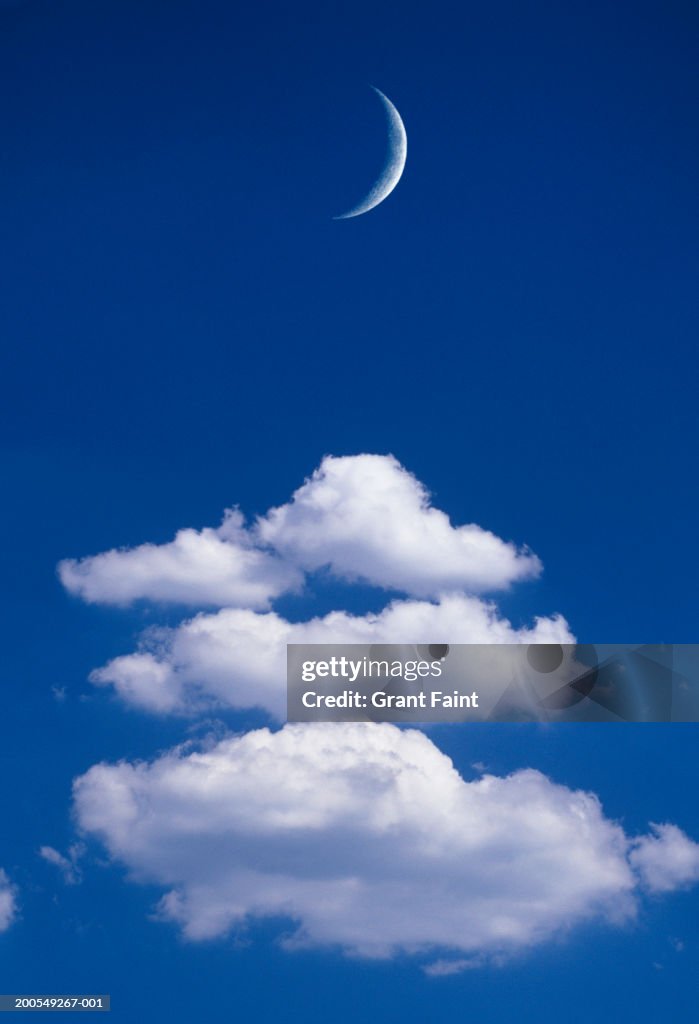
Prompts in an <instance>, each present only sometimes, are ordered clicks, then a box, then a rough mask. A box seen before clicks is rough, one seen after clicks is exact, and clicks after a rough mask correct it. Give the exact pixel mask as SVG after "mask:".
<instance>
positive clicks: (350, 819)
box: [0, 455, 699, 977]
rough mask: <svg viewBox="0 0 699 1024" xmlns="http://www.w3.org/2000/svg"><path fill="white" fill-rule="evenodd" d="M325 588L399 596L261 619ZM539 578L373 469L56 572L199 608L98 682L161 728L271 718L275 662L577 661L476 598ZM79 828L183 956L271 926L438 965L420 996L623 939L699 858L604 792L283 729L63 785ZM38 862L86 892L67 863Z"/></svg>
mask: <svg viewBox="0 0 699 1024" xmlns="http://www.w3.org/2000/svg"><path fill="white" fill-rule="evenodd" d="M317 571H325V572H329V573H331V574H332V575H333V576H335V577H337V578H338V579H340V580H343V581H346V582H348V583H351V582H362V583H364V584H370V585H374V586H376V587H380V588H383V589H385V590H387V591H390V592H393V593H394V595H395V593H396V592H397V593H399V594H400V595H401V597H400V599H398V598H394V600H392V601H390V602H389V603H388V604H387V605H386V607H384V609H383V610H382V611H380V612H379V613H378V614H366V615H361V614H359V615H358V614H350V613H348V612H347V611H343V610H338V611H334V612H332V613H330V614H328V615H325V616H322V617H317V618H312V619H309V620H307V621H302V622H292V621H290V620H289V619H287V618H285V617H284V616H282V615H281V614H279V612H278V611H276V610H274V608H273V607H272V605H273V602H274V600H275V599H276V598H277V597H279V596H280V595H281V594H283V593H287V592H289V591H291V590H294V589H296V590H298V589H299V588H300V587H301V586H302V585H304V583H306V584H307V583H308V581H309V579H310V576H309V574H312V573H314V572H317ZM539 571H540V563H539V561H538V559H537V558H536V557H535V556H534V555H532V554H531V553H529V552H528V551H527V550H526V549H519V548H517V547H515V546H514V545H512V544H510V543H507V542H505V541H503V540H501V539H499V538H498V537H496V536H494V535H493V534H492V533H489V532H488V531H487V530H484V529H482V528H481V527H479V526H475V525H473V524H471V525H461V526H454V525H452V523H451V522H450V521H449V519H448V517H447V516H446V515H445V513H444V512H441V511H440V510H438V509H436V508H434V507H433V506H432V505H431V504H430V499H429V496H428V494H427V492H426V491H425V489H424V487H423V486H422V485H421V484H420V483H419V482H418V481H417V480H416V479H415V478H414V477H413V476H411V474H410V473H408V472H407V471H406V470H405V469H404V468H403V467H402V466H401V465H400V464H399V463H398V462H397V461H396V460H395V459H393V458H392V457H390V456H376V455H359V456H354V457H345V458H332V457H328V458H326V459H324V460H323V462H322V464H321V465H320V467H319V468H318V470H317V471H316V472H315V473H314V474H313V476H312V477H311V478H310V479H309V480H307V481H306V482H305V483H304V484H303V486H301V487H300V488H299V489H298V490H297V491H296V492H295V494H294V495H293V496H292V498H291V500H290V501H289V502H288V503H287V504H285V505H282V506H280V507H278V508H275V509H272V510H271V511H269V512H268V513H267V514H266V515H265V516H262V517H260V518H259V519H258V520H257V521H256V522H255V523H253V524H252V525H251V526H249V527H248V526H246V525H245V522H244V520H243V517H242V515H241V513H240V512H238V511H233V512H229V513H227V515H226V518H225V519H224V522H223V524H222V525H221V526H220V527H218V528H217V529H205V530H202V531H199V532H197V531H194V530H183V531H180V533H178V534H177V536H176V538H175V540H174V541H172V542H171V543H169V544H165V545H160V546H156V545H148V544H146V545H142V546H140V547H136V548H133V549H130V550H124V551H108V552H106V553H103V554H101V555H96V556H94V557H92V558H86V559H83V560H82V561H66V562H63V563H61V565H60V567H59V572H60V576H61V579H62V580H63V582H64V584H65V585H66V587H67V588H68V590H70V591H71V592H73V593H75V594H77V595H79V596H81V597H82V598H84V599H85V600H88V601H98V602H106V603H113V604H127V603H129V602H131V601H135V600H138V599H145V600H151V601H170V602H175V603H179V604H189V605H194V606H195V607H198V608H200V609H202V610H201V611H200V612H199V614H196V615H194V617H191V618H188V619H186V620H184V621H183V622H181V623H180V625H179V626H177V627H175V628H170V629H151V630H148V631H147V632H146V633H145V634H144V635H143V636H142V637H141V641H140V644H139V647H138V649H137V650H136V651H135V652H134V653H131V654H126V655H124V656H121V657H117V658H115V659H113V660H112V661H110V662H109V663H108V664H107V665H105V666H103V667H102V668H99V669H97V670H95V671H94V672H93V673H92V677H91V678H92V680H93V682H94V683H95V684H97V685H100V686H110V687H113V688H114V690H115V691H116V693H117V694H118V695H119V696H120V697H121V698H122V699H123V700H124V701H126V702H127V703H129V704H131V705H134V706H136V707H139V708H141V709H144V710H147V711H150V712H158V713H169V714H173V713H174V714H178V713H188V714H195V713H198V712H202V711H207V710H208V709H209V708H211V707H212V706H214V707H216V706H219V707H229V708H237V709H245V708H253V707H257V708H262V709H265V710H266V711H267V712H269V714H270V715H271V716H272V717H274V718H276V719H277V720H280V719H283V718H284V708H285V652H286V645H287V644H288V643H326V644H327V643H358V644H381V643H397V644H398V643H478V644H489V643H499V644H503V643H507V644H516V643H547V642H550V643H572V642H574V637H573V636H572V634H571V632H570V630H569V628H568V625H567V623H566V621H565V620H564V619H563V618H562V617H561V616H558V615H554V616H550V617H543V618H537V619H536V620H535V621H534V622H533V623H532V624H531V625H530V626H528V627H525V628H515V627H514V626H513V625H512V623H511V622H509V621H508V620H507V619H506V618H504V617H503V616H502V615H501V614H500V612H499V610H498V608H497V607H496V605H495V604H493V603H492V601H487V600H485V599H484V598H483V596H482V592H483V591H488V590H496V589H498V588H505V587H508V586H509V585H510V584H512V583H513V582H515V581H516V580H521V579H525V578H527V577H532V576H535V575H537V574H538V572H539ZM212 606H213V607H214V608H215V609H216V610H214V611H212V610H211V609H212ZM74 810H75V816H76V821H77V823H78V826H79V828H80V830H81V831H82V833H83V834H84V835H85V836H88V835H89V836H93V837H96V838H98V839H99V840H101V841H102V842H103V843H104V845H105V846H106V847H107V849H108V851H109V852H110V854H111V856H112V857H113V858H114V859H115V860H117V861H119V862H120V863H122V864H123V865H124V866H125V867H126V868H127V870H128V872H129V874H130V877H132V878H133V879H135V880H139V881H143V882H147V883H150V884H155V885H157V886H159V887H161V888H162V889H163V890H164V895H163V896H162V899H161V900H160V903H159V914H160V916H161V917H162V918H164V919H167V920H169V921H172V922H175V923H176V924H178V925H179V926H180V927H181V929H182V930H183V932H184V933H185V934H186V935H187V936H189V937H190V938H192V939H204V938H213V937H217V936H221V935H224V934H226V933H227V932H228V931H230V930H231V929H239V928H242V927H244V926H245V923H246V922H247V921H250V920H252V919H257V918H265V917H267V918H269V917H275V918H279V917H283V918H286V919H287V920H288V921H289V922H290V927H291V928H292V929H293V931H292V933H291V934H290V935H288V936H287V938H286V940H285V941H286V943H287V944H288V945H290V946H301V945H312V946H335V947H339V948H341V949H343V950H345V951H346V952H348V953H350V954H352V955H359V956H367V957H387V956H391V955H393V954H396V953H398V952H408V953H425V954H427V953H429V954H430V956H431V958H432V961H431V963H427V964H426V965H425V967H424V969H425V971H426V972H427V973H428V974H429V975H430V976H433V977H441V976H445V975H449V974H454V973H456V972H460V971H464V970H470V969H473V968H474V967H477V966H479V965H480V964H482V963H483V962H485V960H486V959H491V958H493V957H494V958H496V959H497V958H501V957H503V956H506V955H508V954H509V953H510V952H512V951H513V950H518V949H524V948H528V947H530V946H533V945H535V944H537V943H540V942H544V941H546V940H549V939H551V938H553V937H554V936H556V935H558V934H560V933H561V932H564V931H566V930H567V929H569V928H572V927H574V926H575V925H577V924H579V923H581V922H583V921H588V920H591V919H594V918H596V919H599V920H603V921H607V922H621V921H628V920H630V919H632V918H633V916H634V914H635V913H636V910H637V906H638V903H639V900H640V899H641V897H642V895H643V893H647V892H653V893H663V892H669V891H671V890H673V889H676V888H681V887H683V886H686V885H690V884H691V883H692V882H693V881H696V880H697V878H698V877H699V846H697V844H696V843H694V842H693V841H692V840H691V839H689V838H688V837H687V836H686V835H684V833H683V832H682V831H681V830H680V829H679V828H677V827H676V826H674V825H670V824H663V825H654V826H652V827H651V831H650V832H649V833H648V834H647V835H643V836H635V837H634V836H628V835H626V834H625V832H624V830H623V829H622V828H621V827H620V825H618V824H616V823H615V822H613V821H610V820H609V819H608V818H607V817H606V816H605V814H604V812H603V810H602V807H601V805H600V803H599V801H598V799H597V798H596V797H595V796H594V795H593V794H590V793H583V792H574V791H571V790H570V789H567V788H566V787H564V786H560V785H557V784H556V783H555V782H553V781H552V780H551V779H549V778H547V777H546V776H545V775H543V774H541V773H540V772H537V771H533V770H525V771H520V772H516V773H514V774H513V775H510V776H508V777H506V778H497V777H495V776H493V775H489V774H483V775H482V777H480V778H478V779H477V780H475V781H467V780H465V779H464V778H462V777H461V776H460V775H459V774H458V773H457V771H456V770H455V769H454V766H453V765H452V763H451V761H450V760H449V759H448V758H447V757H445V756H444V755H443V754H442V753H440V751H439V750H438V749H437V748H436V747H435V746H434V744H433V743H432V742H431V741H430V739H428V738H427V736H425V735H424V734H423V733H421V732H419V731H416V730H401V729H398V728H396V727H394V726H391V725H378V724H364V723H361V724H315V723H314V724H309V725H295V726H288V725H287V726H285V727H284V728H282V729H280V730H279V731H277V732H270V731H269V730H267V729H262V730H258V731H255V732H251V733H248V734H247V735H244V736H242V737H241V736H238V737H228V738H225V739H222V740H221V739H219V740H218V741H217V742H214V740H213V739H211V740H210V742H209V745H208V747H206V748H205V749H203V750H199V751H195V750H193V749H192V748H191V746H184V747H181V748H178V749H175V750H173V751H171V752H169V753H166V754H164V755H162V756H159V757H157V758H156V759H154V760H153V761H151V762H143V763H136V764H132V763H128V762H122V763H119V764H98V765H95V766H94V767H92V768H91V769H90V770H89V771H88V772H87V773H86V774H85V775H83V776H81V777H80V778H78V779H77V780H76V782H75V788H74ZM72 849H75V850H79V849H81V848H80V847H79V846H75V847H74V848H72ZM41 855H42V856H43V857H44V858H45V859H46V860H47V861H49V862H50V863H53V864H55V865H56V867H58V868H59V870H61V871H62V872H63V874H64V877H65V879H66V881H72V880H78V867H77V857H73V856H72V854H71V856H70V857H69V858H67V857H64V856H63V855H62V854H60V853H58V852H57V851H55V850H53V849H52V848H50V847H45V848H44V849H43V850H42V851H41ZM0 898H1V897H0ZM1 906H2V904H1V903H0V907H1ZM435 956H436V959H435Z"/></svg>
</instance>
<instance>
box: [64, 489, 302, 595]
mask: <svg viewBox="0 0 699 1024" xmlns="http://www.w3.org/2000/svg"><path fill="white" fill-rule="evenodd" d="M58 574H59V577H60V579H61V582H62V583H63V585H64V586H65V587H66V589H67V590H69V591H70V592H71V593H72V594H76V595H78V596H79V597H81V598H83V600H85V601H90V602H93V603H96V604H114V605H128V604H131V603H132V602H133V601H136V600H139V599H145V600H150V601H168V602H175V603H178V604H193V605H220V606H231V607H245V608H266V607H268V606H269V603H270V601H271V600H272V599H273V598H275V597H278V596H279V594H282V593H284V592H285V591H289V590H297V589H298V588H299V587H300V586H301V583H302V574H301V573H300V572H299V570H298V569H296V568H294V567H293V566H291V565H288V564H285V563H284V562H282V561H281V560H280V559H279V558H277V557H276V556H275V555H274V554H273V553H270V552H268V551H263V550H261V549H260V548H259V547H258V546H256V543H255V540H254V538H253V537H251V535H250V533H249V531H248V530H246V528H245V525H244V520H243V516H242V515H241V513H240V512H239V511H237V510H235V509H231V510H229V511H228V512H227V513H226V515H225V518H224V520H223V523H222V524H221V526H219V527H218V529H211V528H209V527H207V528H205V529H203V530H200V531H197V530H191V529H186V530H180V531H179V532H178V533H177V535H176V536H175V539H174V540H173V541H171V542H170V543H169V544H159V545H158V544H141V545H140V546H139V547H135V548H123V549H119V550H116V549H115V550H112V551H105V552H103V553H102V554H99V555H93V556H92V557H88V558H82V559H79V560H76V559H66V560H64V561H62V562H61V563H60V564H59V566H58Z"/></svg>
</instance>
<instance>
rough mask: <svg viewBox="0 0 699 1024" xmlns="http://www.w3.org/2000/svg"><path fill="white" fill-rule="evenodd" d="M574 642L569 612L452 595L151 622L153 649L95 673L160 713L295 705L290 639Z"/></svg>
mask: <svg viewBox="0 0 699 1024" xmlns="http://www.w3.org/2000/svg"><path fill="white" fill-rule="evenodd" d="M415 641H417V642H425V643H427V642H429V643H452V644H456V643H472V644H476V643H478V644H495V643H504V644H512V643H571V642H573V637H572V634H571V633H570V630H569V629H568V626H567V624H566V622H565V620H564V619H562V618H561V617H560V616H555V617H553V618H549V619H546V618H539V619H536V620H535V622H534V624H533V625H532V626H531V627H529V628H523V629H515V628H513V626H512V625H511V623H510V622H508V621H507V619H503V618H500V617H499V616H498V613H497V609H496V608H495V606H494V605H492V604H488V603H485V602H484V601H482V600H480V599H479V598H476V597H465V596H459V595H451V596H448V597H444V598H443V599H442V600H441V601H440V602H439V603H437V604H432V603H430V602H427V601H410V600H408V601H394V602H393V603H392V604H390V605H388V607H387V608H385V609H384V610H383V611H382V612H380V613H379V614H377V615H364V616H355V615H350V614H348V613H347V612H331V613H330V614H329V615H326V616H324V617H323V618H316V619H311V620H310V621H308V622H298V623H291V622H288V621H287V620H286V619H284V618H282V617H281V616H279V615H277V614H276V613H275V612H267V613H256V612H253V611H247V610H243V609H224V610H222V611H220V612H217V613H216V614H213V615H198V616H196V617H195V618H193V619H191V620H190V621H188V622H185V623H183V624H182V625H180V626H179V627H178V628H176V629H174V630H159V631H151V632H150V633H149V634H146V636H145V637H144V649H143V650H141V651H139V652H137V653H135V654H129V655H125V656H123V657H119V658H115V659H114V660H113V661H111V662H109V664H108V665H106V666H104V667H103V668H101V669H98V670H96V671H95V672H93V674H92V676H91V678H92V680H93V682H95V683H97V684H98V685H112V686H114V688H115V689H116V691H117V693H118V694H119V695H120V697H122V699H124V700H125V701H127V702H128V703H130V704H134V705H136V706H138V707H142V708H144V709H146V710H149V711H155V712H161V713H163V712H173V711H174V712H177V711H180V712H181V711H190V712H191V711H193V710H197V709H199V708H201V707H203V706H206V705H207V704H211V703H214V704H216V703H217V704H219V705H224V706H228V707H237V708H250V707H261V708H264V709H265V710H267V711H269V712H270V713H271V714H272V715H274V716H275V717H277V718H279V719H282V718H284V717H285V713H286V645H287V643H297V644H300V643H303V644H306V643H356V644H374V643H410V642H415Z"/></svg>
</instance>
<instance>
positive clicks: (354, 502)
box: [58, 455, 573, 718]
mask: <svg viewBox="0 0 699 1024" xmlns="http://www.w3.org/2000/svg"><path fill="white" fill-rule="evenodd" d="M318 570H326V571H328V572H330V573H332V574H333V575H335V576H336V577H338V578H340V579H343V580H345V581H348V582H353V581H362V582H363V583H365V584H366V583H368V584H374V585H376V586H377V587H381V588H384V589H387V590H391V591H401V592H403V593H405V594H407V595H409V596H408V598H406V599H403V600H394V601H393V602H392V603H390V604H389V605H388V606H387V607H386V608H385V609H384V610H383V611H382V612H381V613H380V614H378V615H363V616H362V615H350V614H348V613H347V612H344V611H335V612H332V613H330V614H329V615H326V616H324V617H322V618H315V619H312V620H310V621H307V622H295V623H292V622H289V621H288V620H286V619H284V618H283V617H282V616H280V615H279V614H277V613H276V612H275V611H272V610H269V607H270V603H271V602H272V601H273V600H274V598H276V597H278V596H279V595H280V594H282V593H285V592H288V591H290V590H298V589H299V588H300V587H301V586H302V583H303V580H304V579H305V578H306V575H307V574H308V573H311V572H315V571H318ZM58 571H59V575H60V578H61V580H62V582H63V583H64V585H65V586H66V588H67V589H68V590H70V591H71V592H72V593H74V594H77V595H78V596H80V597H82V598H83V599H85V600H87V601H93V602H101V603H112V604H128V603H129V602H131V601H135V600H137V599H143V600H151V601H170V602H175V603H180V604H193V605H199V606H200V607H206V606H211V605H215V606H220V609H221V610H220V611H218V612H215V613H208V614H207V613H204V612H201V613H200V614H198V615H196V616H195V617H194V618H192V619H189V620H187V621H184V622H183V623H182V624H181V625H180V626H179V627H178V628H176V629H169V630H150V631H148V632H147V633H146V634H144V636H143V637H142V638H141V643H140V645H139V649H138V650H137V651H136V652H135V653H132V654H127V655H124V656H122V657H118V658H115V659H113V660H112V661H111V662H109V664H107V665H105V666H103V667H102V668H99V669H96V670H95V671H94V672H93V673H92V676H91V678H92V681H93V682H94V683H96V684H97V685H100V686H113V687H114V689H115V691H116V692H117V693H118V695H119V696H120V697H121V698H122V699H123V700H125V701H126V702H127V703H130V704H133V705H134V706H136V707H139V708H142V709H144V710H148V711H151V712H156V713H182V712H185V713H193V712H196V711H198V710H201V709H204V708H206V707H210V706H212V705H213V706H216V705H219V706H224V707H233V708H251V707H259V708H263V709H265V710H266V711H268V712H269V713H270V714H272V715H273V716H275V717H276V718H282V717H283V716H284V709H285V675H286V653H285V652H286V644H287V643H368V644H372V643H403V642H412V641H415V640H417V641H418V642H430V643H440V642H444V643H533V642H538V643H546V642H555V643H569V642H571V641H572V640H573V637H572V634H571V633H570V630H569V629H568V627H567V624H566V622H565V620H564V619H562V618H561V617H560V616H553V617H551V618H539V619H536V620H535V622H534V623H533V624H532V625H531V626H529V627H525V628H522V629H515V628H513V626H512V625H511V624H510V622H508V621H507V620H506V619H504V618H502V617H501V616H500V615H499V613H498V611H497V608H496V607H495V605H494V604H492V603H491V602H487V601H485V600H484V599H483V598H482V597H478V596H476V594H475V592H477V591H480V590H483V589H496V588H498V587H506V586H509V584H511V583H512V582H513V581H515V580H517V579H521V578H524V577H527V576H532V575H536V574H537V573H538V572H539V571H540V563H539V561H538V559H537V558H536V557H535V556H534V555H531V554H529V553H528V552H526V551H522V550H518V549H517V548H516V547H514V545H512V544H509V543H506V542H505V541H502V540H500V539H499V538H498V537H496V536H495V535H494V534H492V533H490V532H488V531H487V530H484V529H482V528H481V527H479V526H475V525H473V524H471V525H467V526H458V527H455V526H453V525H452V524H451V523H450V521H449V519H448V517H447V516H446V515H445V513H444V512H441V511H439V510H438V509H436V508H434V507H432V505H431V504H430V500H429V495H428V493H427V491H426V490H425V488H424V487H423V485H422V484H421V483H420V482H419V481H418V480H416V478H415V477H414V476H412V475H411V474H410V473H409V472H407V470H405V469H404V468H403V467H402V466H401V465H400V463H398V462H397V460H396V459H395V458H393V457H392V456H382V455H356V456H346V457H343V458H333V457H331V456H328V457H326V458H325V459H323V461H322V463H321V465H320V466H319V468H318V469H317V470H316V472H315V473H314V474H313V475H312V477H311V478H310V479H309V480H307V481H306V482H305V483H304V484H303V486H301V487H300V488H299V489H298V490H297V491H296V492H295V494H294V495H293V496H292V499H291V501H290V502H288V503H287V504H286V505H282V506H280V507H278V508H275V509H272V510H271V511H270V512H268V513H267V515H266V516H263V517H261V518H259V519H258V520H257V521H256V522H255V524H254V525H253V526H252V527H250V528H247V527H246V526H245V522H244V519H243V516H242V514H241V513H240V512H239V511H237V510H235V511H229V512H228V513H227V514H226V517H225V518H224V521H223V523H222V525H221V526H220V527H219V528H218V529H215V530H214V529H209V528H207V529H204V530H201V531H199V532H197V531H195V530H181V531H180V532H179V533H178V534H177V536H176V538H175V540H174V541H172V542H171V543H169V544H163V545H153V544H143V545H140V546H139V547H135V548H131V549H128V550H121V551H117V550H112V551H107V552H104V553H102V554H98V555H95V556H93V557H89V558H84V559H82V560H80V561H75V560H70V559H69V560H66V561H63V562H61V563H60V565H59V567H58Z"/></svg>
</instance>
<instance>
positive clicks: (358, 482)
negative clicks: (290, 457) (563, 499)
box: [257, 455, 541, 597]
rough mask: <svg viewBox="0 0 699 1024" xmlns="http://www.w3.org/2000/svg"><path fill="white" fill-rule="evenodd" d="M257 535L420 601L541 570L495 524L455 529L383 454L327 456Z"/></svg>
mask: <svg viewBox="0 0 699 1024" xmlns="http://www.w3.org/2000/svg"><path fill="white" fill-rule="evenodd" d="M257 532H258V534H259V536H260V538H261V539H262V540H263V541H264V542H266V543H267V544H270V545H271V546H273V547H274V548H275V549H276V550H277V551H278V552H280V554H282V555H283V556H284V557H285V558H287V559H289V560H291V561H292V562H294V563H295V564H298V565H300V566H302V567H303V568H304V569H306V570H317V569H323V568H328V569H329V570H330V571H331V572H332V573H333V574H334V575H336V576H338V577H340V578H342V579H347V580H362V581H365V582H367V583H370V584H374V585H376V586H379V587H384V588H386V589H390V590H397V591H402V592H404V593H406V594H410V595H412V596H414V597H436V596H438V595H440V594H443V593H445V592H449V591H455V590H459V591H462V590H463V591H467V592H480V591H487V590H496V589H499V588H502V587H507V586H509V584H511V583H513V582H515V581H517V580H522V579H526V578H529V577H532V576H536V575H538V574H539V572H540V571H541V563H540V562H539V560H538V558H536V556H535V555H532V554H531V553H530V552H528V551H526V550H519V549H518V548H516V547H515V546H514V545H513V544H509V543H506V542H505V541H503V540H501V539H500V538H499V537H496V536H495V534H493V533H490V532H489V531H488V530H484V529H483V528H482V527H480V526H476V525H475V524H473V523H471V524H468V525H465V526H453V525H452V524H451V522H450V521H449V517H448V516H447V515H446V514H445V513H444V512H442V511H440V510H439V509H437V508H434V507H433V506H432V505H431V504H430V496H429V494H428V492H427V491H426V489H425V488H424V487H423V485H422V484H421V483H420V481H419V480H417V479H416V478H415V477H414V476H413V475H412V474H411V473H409V472H408V471H407V470H406V469H404V468H403V466H401V464H400V463H399V462H398V461H397V460H396V459H395V458H393V456H386V455H354V456H345V457H343V458H335V457H333V456H327V457H326V458H324V459H323V461H322V463H321V465H320V467H319V468H318V469H317V470H316V471H315V473H314V474H313V476H312V477H311V478H310V480H307V481H306V482H305V483H304V484H303V486H302V487H300V488H299V489H298V490H297V491H296V492H295V494H294V495H293V498H292V500H291V501H290V502H289V503H288V504H286V505H282V506H280V507H279V508H275V509H272V510H271V511H270V512H268V513H267V515H266V516H265V517H264V518H262V519H260V520H259V521H258V523H257Z"/></svg>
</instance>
